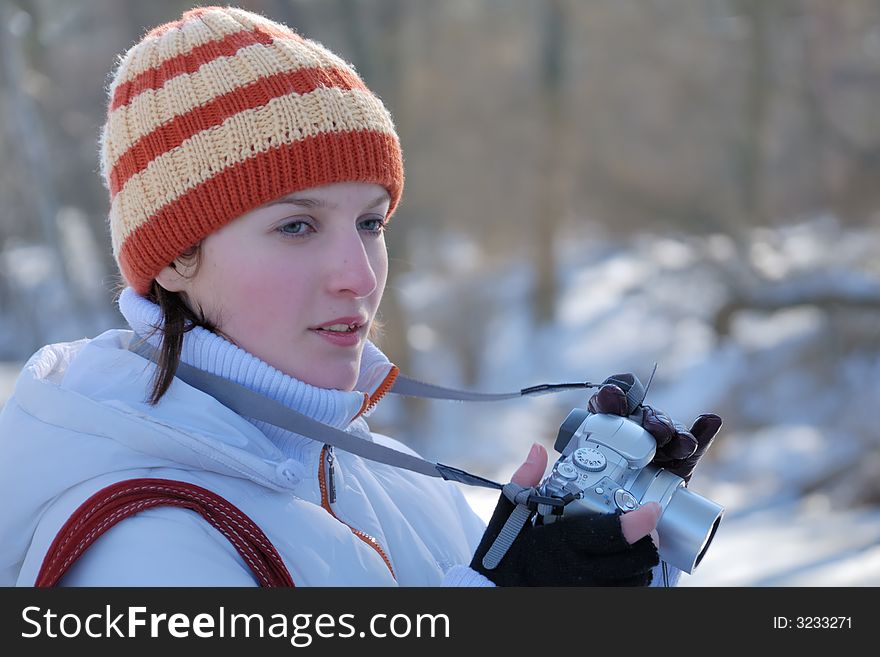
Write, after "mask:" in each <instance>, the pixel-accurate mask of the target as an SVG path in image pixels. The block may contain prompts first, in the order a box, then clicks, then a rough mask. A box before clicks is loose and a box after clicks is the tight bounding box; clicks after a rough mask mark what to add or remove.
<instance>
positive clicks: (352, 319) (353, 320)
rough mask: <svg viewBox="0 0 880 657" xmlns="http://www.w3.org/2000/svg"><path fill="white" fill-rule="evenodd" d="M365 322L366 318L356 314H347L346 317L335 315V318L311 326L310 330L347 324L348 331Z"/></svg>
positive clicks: (354, 329)
mask: <svg viewBox="0 0 880 657" xmlns="http://www.w3.org/2000/svg"><path fill="white" fill-rule="evenodd" d="M366 323H367V319H366V318H364V317H360V316H358V315H349V316H346V317H337V318H336V319H331V320H328V321H326V322H323V323H322V324H319V325H318V326H313V327H312V329H311V330H313V331H322V330H329V329H330V327H336V328H337V329H338V328H339V327H341V326H347V327H348V328H349V330H350V331H356V330H358V329H360V328H361V327H362V326H363V325H364V324H366ZM339 332H341V331H339Z"/></svg>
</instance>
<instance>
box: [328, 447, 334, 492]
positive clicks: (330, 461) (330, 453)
mask: <svg viewBox="0 0 880 657" xmlns="http://www.w3.org/2000/svg"><path fill="white" fill-rule="evenodd" d="M335 460H336V459H335V457H334V456H333V445H327V487H328V488H329V489H330V491H329V492H330V503H331V504H333V503H334V502H335V501H336V480H335V478H334V474H333V462H334V461H335Z"/></svg>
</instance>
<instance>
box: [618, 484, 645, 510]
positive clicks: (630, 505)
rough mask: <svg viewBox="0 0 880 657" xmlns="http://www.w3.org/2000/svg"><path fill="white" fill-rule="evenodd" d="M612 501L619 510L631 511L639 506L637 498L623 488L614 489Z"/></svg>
mask: <svg viewBox="0 0 880 657" xmlns="http://www.w3.org/2000/svg"><path fill="white" fill-rule="evenodd" d="M614 503H615V504H616V505H617V508H619V509H620V510H621V511H632V510H633V509H635V508H637V507H638V506H639V502H638V500H637V499H636V498H635V497H633V495H632V493H630V492H629V491H628V490H624V489H623V488H618V489H617V490H616V491H614Z"/></svg>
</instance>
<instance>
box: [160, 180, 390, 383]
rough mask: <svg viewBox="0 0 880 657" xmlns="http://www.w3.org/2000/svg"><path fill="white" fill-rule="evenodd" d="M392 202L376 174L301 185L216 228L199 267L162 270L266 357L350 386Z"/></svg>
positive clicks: (383, 265) (298, 372)
mask: <svg viewBox="0 0 880 657" xmlns="http://www.w3.org/2000/svg"><path fill="white" fill-rule="evenodd" d="M389 203H390V199H389V196H388V192H387V191H386V190H385V188H384V187H382V186H380V185H375V184H370V183H354V182H346V183H335V184H332V185H325V186H323V187H315V188H312V189H307V190H303V191H299V192H296V193H294V194H290V195H288V196H285V197H283V198H281V199H278V200H276V201H273V202H272V203H269V204H267V205H264V206H262V207H260V208H257V209H255V210H252V211H251V212H248V213H247V214H245V215H243V216H241V217H239V218H238V219H236V220H235V221H232V222H231V223H229V224H227V225H226V226H224V227H223V228H221V229H220V230H218V231H216V232H214V233H212V234H211V235H209V236H208V237H207V238H205V240H204V241H203V242H202V245H201V258H200V262H199V264H198V266H197V267H194V266H193V264H188V265H187V264H184V265H182V264H181V263H180V262H178V263H177V264H176V270H175V269H173V268H171V267H166V268H165V269H164V270H163V271H162V273H161V274H160V275H159V277H158V278H157V280H158V282H159V283H160V284H161V285H162V286H163V287H165V288H166V289H168V290H170V291H173V292H178V291H179V292H183V293H185V295H186V299H187V302H188V303H189V305H190V307H191V308H192V309H194V310H196V311H197V312H198V309H199V307H201V311H202V313H204V317H205V318H206V319H208V320H211V321H213V322H214V323H215V324H216V325H217V326H218V328H219V329H220V330H221V331H222V332H223V333H224V334H225V335H226V336H227V337H228V338H230V339H231V340H232V341H233V342H235V344H237V345H238V346H239V347H241V348H242V349H245V350H246V351H248V352H250V353H251V354H253V355H255V356H257V357H258V358H260V359H262V360H263V361H265V362H266V363H268V364H269V365H272V366H273V367H275V368H277V369H279V370H281V371H282V372H284V373H285V374H288V375H290V376H293V377H295V378H297V379H300V380H301V381H305V382H306V383H310V384H312V385H315V386H320V387H322V388H335V389H339V390H352V389H353V388H354V384H355V382H356V381H357V377H358V372H359V369H360V361H361V354H362V353H363V348H364V341H365V340H366V337H367V334H368V332H369V329H370V326H371V324H372V322H373V318H374V316H375V314H376V310H377V309H378V307H379V302H380V301H381V300H382V293H383V291H384V289H385V281H386V278H387V276H388V255H387V253H386V250H385V237H384V235H383V228H384V224H385V221H386V219H385V216H386V214H387V212H388V206H389ZM340 324H344V325H346V326H344V327H343V326H339V325H340ZM350 324H356V325H357V326H356V328H355V329H354V330H353V331H348V328H349V327H348V325H350ZM333 325H336V326H334V327H333V328H335V329H337V330H338V329H343V328H344V329H345V330H344V331H343V332H337V331H333V330H332V329H331V328H330V327H331V326H333Z"/></svg>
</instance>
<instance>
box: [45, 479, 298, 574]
mask: <svg viewBox="0 0 880 657" xmlns="http://www.w3.org/2000/svg"><path fill="white" fill-rule="evenodd" d="M156 506H179V507H183V508H185V509H191V510H192V511H195V512H196V513H199V514H201V515H202V516H203V517H204V518H205V520H207V521H208V522H209V523H211V525H213V526H214V527H215V528H216V529H217V530H218V531H219V532H220V533H221V534H223V535H224V536H225V537H226V538H227V539H229V542H230V543H232V545H233V546H234V547H235V549H236V550H237V551H238V553H239V554H240V555H241V557H242V559H244V561H245V563H246V564H248V566H250V568H251V570H252V571H253V572H254V575H256V577H257V579H258V580H259V582H260V586H293V585H294V584H293V578H292V577H291V576H290V572H289V571H288V570H287V567H286V566H285V565H284V562H283V561H282V560H281V556H280V555H279V554H278V551H277V550H276V549H275V546H274V545H272V543H271V541H269V539H268V538H267V537H266V535H265V534H264V533H263V532H262V531H261V530H260V528H259V527H257V525H256V524H255V523H254V521H253V520H251V519H250V518H248V517H247V516H246V515H245V514H244V513H242V512H241V511H240V510H239V509H238V508H237V507H235V506H234V505H233V504H231V503H230V502H228V501H227V500H225V499H224V498H222V497H220V496H219V495H217V494H216V493H212V492H211V491H209V490H207V489H205V488H201V487H200V486H196V485H194V484H188V483H184V482H182V481H173V480H171V479H128V480H126V481H120V482H118V483H115V484H112V485H110V486H107V487H106V488H102V489H101V490H99V491H98V492H97V493H95V494H94V495H92V496H91V497H90V498H89V499H87V500H86V501H85V502H83V503H82V505H80V507H79V508H78V509H77V510H76V511H74V513H73V515H72V516H70V518H69V519H68V520H67V522H66V523H64V526H63V527H62V528H61V530H60V531H59V532H58V535H57V536H56V537H55V540H54V541H52V545H51V546H50V547H49V551H48V553H46V557H45V558H44V559H43V565H42V567H41V568H40V572H39V574H38V575H37V581H36V583H35V586H40V587H47V586H55V585H56V584H58V582H59V580H60V579H61V578H62V577H63V576H64V574H65V573H66V572H67V570H68V569H69V568H70V567H71V566H72V565H73V563H74V562H75V561H76V560H77V559H79V557H80V556H82V554H83V552H85V551H86V550H87V549H88V547H89V546H90V545H91V544H92V543H94V542H95V541H96V540H97V539H98V537H99V536H100V535H101V534H103V533H104V532H105V531H107V530H108V529H110V528H111V527H112V526H113V525H115V524H116V523H117V522H119V521H120V520H123V519H125V518H127V517H129V516H132V515H134V514H136V513H139V512H140V511H143V510H144V509H151V508H153V507H156Z"/></svg>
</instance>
